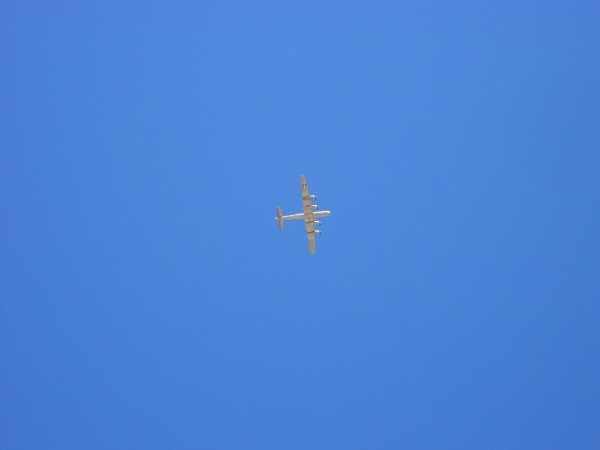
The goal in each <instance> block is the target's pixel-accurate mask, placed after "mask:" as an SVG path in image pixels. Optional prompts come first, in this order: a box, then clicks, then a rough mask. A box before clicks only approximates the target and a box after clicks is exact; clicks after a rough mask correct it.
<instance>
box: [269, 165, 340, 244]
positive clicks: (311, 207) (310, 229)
mask: <svg viewBox="0 0 600 450" xmlns="http://www.w3.org/2000/svg"><path fill="white" fill-rule="evenodd" d="M300 187H301V188H302V209H303V212H301V213H299V214H290V215H287V216H284V215H283V213H282V212H281V208H280V207H279V206H278V207H277V217H275V220H276V221H277V222H279V229H280V230H282V231H283V222H284V221H285V220H304V225H305V226H306V235H307V237H308V250H309V251H310V254H311V255H314V254H315V251H316V248H315V236H316V235H317V234H321V230H317V229H315V226H317V225H320V224H321V221H320V220H316V219H317V218H320V217H325V216H328V215H330V214H331V211H317V209H318V208H319V205H317V204H313V203H312V202H311V200H315V199H316V198H317V196H316V195H314V194H310V193H309V192H308V184H307V183H306V177H305V176H304V175H301V176H300Z"/></svg>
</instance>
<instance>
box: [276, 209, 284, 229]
mask: <svg viewBox="0 0 600 450" xmlns="http://www.w3.org/2000/svg"><path fill="white" fill-rule="evenodd" d="M275 219H277V222H279V229H280V230H281V231H283V213H282V212H281V208H280V207H279V206H278V207H277V217H276V218H275Z"/></svg>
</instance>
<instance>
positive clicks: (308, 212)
mask: <svg viewBox="0 0 600 450" xmlns="http://www.w3.org/2000/svg"><path fill="white" fill-rule="evenodd" d="M300 186H301V188H302V210H303V212H304V225H305V226H306V237H308V250H309V251H310V254H311V255H314V254H315V251H316V245H315V216H314V215H313V208H312V202H311V201H310V193H309V191H308V184H307V183H306V177H305V176H304V175H302V176H301V177H300Z"/></svg>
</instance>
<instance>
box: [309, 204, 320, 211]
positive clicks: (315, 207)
mask: <svg viewBox="0 0 600 450" xmlns="http://www.w3.org/2000/svg"><path fill="white" fill-rule="evenodd" d="M310 207H311V208H312V209H313V211H314V210H315V209H317V208H318V207H319V205H317V204H314V205H310Z"/></svg>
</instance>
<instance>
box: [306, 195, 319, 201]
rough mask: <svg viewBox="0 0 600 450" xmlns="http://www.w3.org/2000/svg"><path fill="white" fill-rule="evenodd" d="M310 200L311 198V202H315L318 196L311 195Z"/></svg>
mask: <svg viewBox="0 0 600 450" xmlns="http://www.w3.org/2000/svg"><path fill="white" fill-rule="evenodd" d="M308 198H310V199H311V200H315V199H316V198H317V196H316V195H315V194H311V195H309V196H308Z"/></svg>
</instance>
